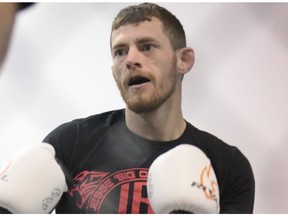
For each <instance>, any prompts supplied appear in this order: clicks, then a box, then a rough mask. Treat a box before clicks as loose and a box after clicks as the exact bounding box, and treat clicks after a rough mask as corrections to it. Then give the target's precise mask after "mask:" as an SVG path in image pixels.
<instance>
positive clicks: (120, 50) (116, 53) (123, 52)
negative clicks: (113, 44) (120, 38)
mask: <svg viewBox="0 0 288 216" xmlns="http://www.w3.org/2000/svg"><path fill="white" fill-rule="evenodd" d="M125 54H126V51H125V50H124V49H118V50H116V51H115V52H114V56H123V55H125Z"/></svg>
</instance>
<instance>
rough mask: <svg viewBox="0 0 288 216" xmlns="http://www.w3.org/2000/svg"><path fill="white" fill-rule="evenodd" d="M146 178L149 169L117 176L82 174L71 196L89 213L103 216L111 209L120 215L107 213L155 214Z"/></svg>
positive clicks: (117, 174) (116, 174) (76, 178)
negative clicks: (150, 201) (151, 205)
mask: <svg viewBox="0 0 288 216" xmlns="http://www.w3.org/2000/svg"><path fill="white" fill-rule="evenodd" d="M147 174H148V169H147V168H133V169H126V170H121V171H117V172H114V173H108V172H94V171H83V172H81V173H80V174H78V175H77V176H76V177H75V178H74V182H75V184H74V186H73V188H72V189H71V190H70V191H69V195H70V196H71V197H73V199H74V200H75V201H76V205H77V207H78V208H79V209H81V210H82V211H84V212H86V213H102V210H103V209H104V208H108V209H109V206H111V209H112V208H115V207H116V211H117V212H105V213H120V214H125V213H133V214H137V213H153V211H152V209H151V207H150V204H149V200H148V196H147V189H146V183H147ZM108 211H109V210H108ZM111 211H112V210H111ZM113 211H115V210H113Z"/></svg>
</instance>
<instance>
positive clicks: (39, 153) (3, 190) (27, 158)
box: [0, 143, 68, 214]
mask: <svg viewBox="0 0 288 216" xmlns="http://www.w3.org/2000/svg"><path fill="white" fill-rule="evenodd" d="M65 191H68V187H67V184H66V179H65V174H64V172H63V171H62V169H61V167H60V165H59V164H58V163H57V161H56V160H55V150H54V148H53V146H52V145H50V144H47V143H41V144H37V145H31V146H27V147H24V148H21V149H20V150H18V151H17V152H15V154H14V155H13V157H12V159H11V160H9V161H8V162H7V163H6V164H5V165H4V166H2V167H1V169H0V207H4V208H6V209H7V210H9V211H11V212H12V213H16V214H22V213H23V214H26V213H30V214H33V213H37V214H41V213H50V212H51V211H52V210H53V209H54V208H55V206H56V204H57V203H58V201H59V200H60V198H61V196H62V194H63V192H65Z"/></svg>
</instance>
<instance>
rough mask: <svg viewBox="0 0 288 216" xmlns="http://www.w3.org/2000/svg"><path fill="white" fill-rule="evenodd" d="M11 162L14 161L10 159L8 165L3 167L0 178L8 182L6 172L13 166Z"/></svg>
mask: <svg viewBox="0 0 288 216" xmlns="http://www.w3.org/2000/svg"><path fill="white" fill-rule="evenodd" d="M11 164H12V161H9V162H8V163H7V165H6V166H5V167H4V168H3V171H2V170H0V180H1V181H4V182H8V179H7V177H8V175H7V174H6V172H7V170H8V169H9V167H10V166H11Z"/></svg>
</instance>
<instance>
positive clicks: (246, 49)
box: [0, 3, 288, 213]
mask: <svg viewBox="0 0 288 216" xmlns="http://www.w3.org/2000/svg"><path fill="white" fill-rule="evenodd" d="M159 4H161V5H163V6H165V7H167V9H169V10H171V11H172V12H173V13H175V14H176V15H177V16H178V17H179V19H180V20H182V22H183V25H184V27H185V29H186V32H187V40H188V44H189V46H191V47H193V48H194V49H195V52H196V64H195V66H194V68H193V69H192V71H191V72H190V74H188V75H187V76H186V77H185V80H184V87H183V92H184V96H183V109H184V114H185V116H186V119H187V120H188V121H190V122H191V123H192V124H194V125H195V126H196V127H198V128H200V129H203V130H206V131H209V132H211V133H213V134H214V135H216V136H218V137H219V138H221V139H222V140H224V141H226V142H227V143H229V144H231V145H235V146H237V147H238V148H239V149H240V150H241V151H242V152H243V153H244V154H245V155H246V156H247V157H248V159H249V160H250V162H251V165H252V168H253V170H254V174H255V179H256V200H255V213H288V206H287V203H288V198H287V194H288V183H287V182H288V173H287V165H288V159H287V156H286V155H287V153H288V146H287V145H288V143H287V140H288V112H287V110H288V87H287V83H288V4H285V3H283V4H274V3H270V4H264V3H262V4H260V3H257V4H251V3H238V4H236V3H222V4H221V3H209V4H208V3H183V4H179V3H159ZM124 6H127V4H124V3H123V4H121V3H113V4H112V3H110V4H107V3H86V4H80V3H70V4H68V3H62V4H60V3H38V4H36V5H34V6H33V7H31V8H30V9H28V10H26V11H23V12H21V13H20V14H19V15H18V17H17V22H16V26H15V29H14V34H13V38H12V41H11V47H10V51H9V53H8V56H7V59H6V60H7V61H6V63H5V65H4V67H3V68H2V72H1V74H0V119H1V120H0V149H1V151H0V162H1V163H3V162H4V160H5V159H7V158H8V156H9V155H11V154H12V152H13V151H15V150H16V149H17V148H19V147H21V146H23V145H28V144H31V143H37V142H40V141H41V140H42V139H43V138H44V137H45V136H46V134H48V133H49V132H50V131H51V130H52V129H54V128H55V127H56V126H58V125H59V124H61V123H63V122H66V121H70V120H72V119H75V118H80V117H85V116H88V115H92V114H95V113H99V112H102V111H107V110H111V109H117V108H121V107H124V103H123V102H122V99H121V97H120V94H119V93H118V90H117V88H116V85H115V83H114V80H113V77H112V74H111V58H110V50H109V36H110V26H111V22H112V20H113V18H114V17H115V15H116V13H117V12H118V11H119V9H120V8H122V7H124Z"/></svg>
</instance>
